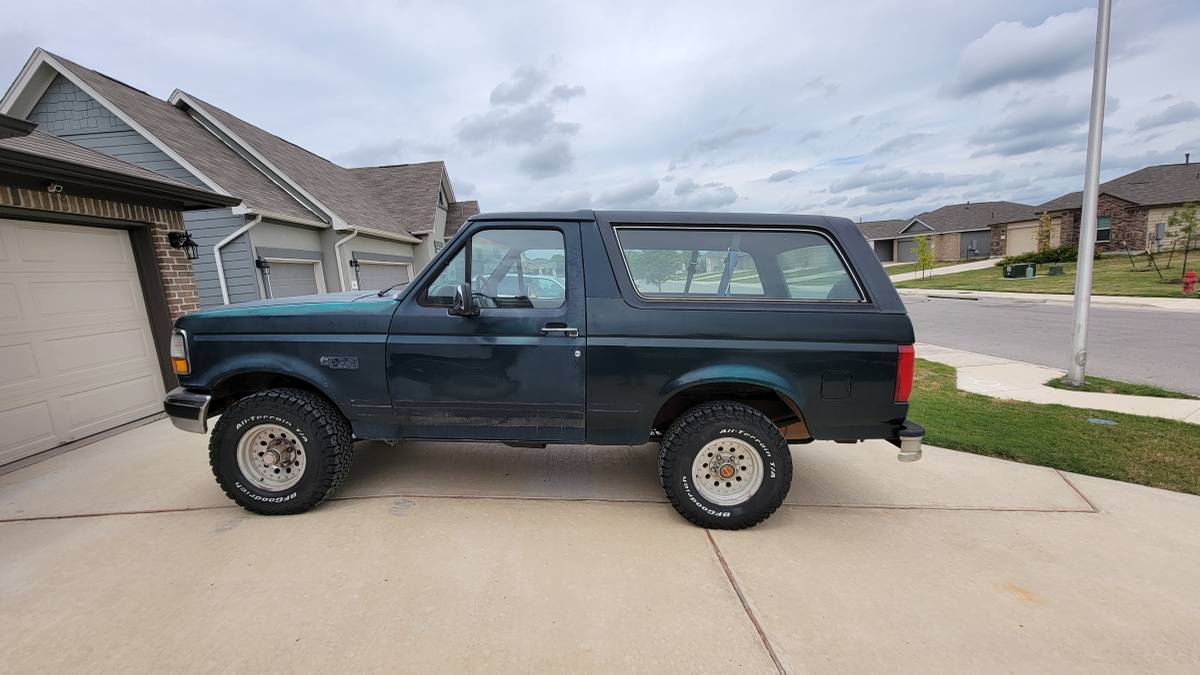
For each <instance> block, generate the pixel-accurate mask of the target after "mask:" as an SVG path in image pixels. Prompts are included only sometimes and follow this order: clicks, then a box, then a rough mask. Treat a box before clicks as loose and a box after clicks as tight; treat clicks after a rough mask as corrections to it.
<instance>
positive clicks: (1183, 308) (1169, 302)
mask: <svg viewBox="0 0 1200 675" xmlns="http://www.w3.org/2000/svg"><path fill="white" fill-rule="evenodd" d="M892 281H893V282H895V281H896V278H893V279H892ZM896 290H897V291H899V292H900V295H917V296H923V297H933V298H960V299H964V300H979V299H981V298H995V299H998V300H1017V301H1021V302H1033V303H1041V304H1047V305H1074V304H1075V296H1074V295H1067V294H1061V293H1008V292H1001V291H955V290H938V289H933V288H898V289H896ZM1092 306H1093V307H1106V306H1107V307H1119V308H1122V309H1156V310H1166V311H1169V312H1200V299H1197V298H1147V297H1141V296H1124V295H1093V296H1092Z"/></svg>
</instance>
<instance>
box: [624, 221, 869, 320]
mask: <svg viewBox="0 0 1200 675" xmlns="http://www.w3.org/2000/svg"><path fill="white" fill-rule="evenodd" d="M626 229H628V230H668V231H670V230H679V231H706V230H707V231H711V230H716V231H722V232H734V233H737V232H785V233H796V232H801V233H805V234H815V235H817V236H819V237H822V238H823V239H825V241H826V242H828V243H829V246H830V248H832V249H833V251H834V253H835V254H837V257H838V261H839V262H841V263H842V269H844V270H845V271H846V275H847V276H848V277H850V281H851V283H853V284H854V288H855V290H857V291H858V298H859V299H858V300H817V299H805V298H759V297H747V296H741V297H737V296H732V295H725V296H711V295H709V296H694V297H688V296H671V297H653V296H645V295H642V292H641V291H640V290H638V287H637V282H636V281H634V279H633V272H632V271H631V270H630V269H629V261H628V260H627V259H626V257H625V246H624V245H622V244H621V230H626ZM612 231H613V237H614V238H615V239H616V243H617V251H616V253H617V257H618V258H620V260H621V265H622V266H623V267H624V268H625V275H626V276H627V277H628V279H629V287H630V288H631V289H633V292H634V293H635V294H636V295H637V297H638V299H639V300H641V301H643V302H648V303H656V304H657V303H671V302H686V303H695V302H708V303H716V304H753V305H758V304H788V305H810V306H811V305H852V306H860V305H869V304H871V300H870V297H869V296H868V295H867V292H866V287H864V286H863V284H862V282H861V281H860V280H859V278H858V275H857V274H856V273H855V271H854V267H853V266H852V265H850V264H849V260H848V259H847V258H846V254H845V252H843V251H842V248H841V246H839V245H838V243H837V240H835V239H834V238H833V237H832V236H830V235H829V233H828V232H824V231H822V230H820V229H818V228H815V227H804V226H801V227H730V226H721V225H687V226H679V225H652V224H636V225H625V224H616V223H613V225H612ZM756 266H757V264H756Z"/></svg>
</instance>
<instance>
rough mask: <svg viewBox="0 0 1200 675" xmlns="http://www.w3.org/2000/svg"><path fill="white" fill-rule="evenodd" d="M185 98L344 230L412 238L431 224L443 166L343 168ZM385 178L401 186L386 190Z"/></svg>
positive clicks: (205, 104) (218, 110)
mask: <svg viewBox="0 0 1200 675" xmlns="http://www.w3.org/2000/svg"><path fill="white" fill-rule="evenodd" d="M188 98H190V99H192V100H193V101H195V103H196V104H197V105H199V106H200V107H201V108H202V109H203V110H202V112H206V113H208V114H209V115H211V116H212V117H213V118H215V119H216V120H217V121H219V122H220V123H221V125H222V126H224V127H226V128H227V129H229V130H230V131H231V132H233V134H234V135H236V136H237V137H238V138H239V139H241V141H242V142H244V143H246V144H248V145H249V146H250V147H252V148H254V150H255V152H257V153H258V154H259V155H261V156H262V157H264V158H266V160H267V161H268V162H270V163H271V164H273V165H274V166H275V167H276V168H277V169H278V170H279V171H281V172H283V173H284V174H285V175H286V176H287V177H288V178H290V179H291V180H292V181H294V182H295V183H297V184H298V185H299V186H300V187H301V188H303V189H304V190H305V191H306V192H308V193H309V194H311V195H312V196H313V197H315V198H316V199H317V200H318V201H320V202H321V203H322V204H323V205H324V206H326V207H327V208H328V209H329V210H331V211H333V213H334V214H336V215H337V216H338V217H340V218H341V219H342V220H344V221H346V224H347V225H350V226H358V227H368V228H372V229H376V230H382V231H384V232H392V233H395V234H404V235H411V234H412V232H413V230H419V229H424V228H423V227H421V226H422V225H423V226H424V227H428V225H429V224H431V223H432V222H433V210H434V209H435V208H437V191H438V190H439V189H440V187H441V180H442V175H443V174H444V172H445V165H444V164H443V163H442V162H429V163H428V164H418V165H408V166H412V167H421V168H419V169H416V170H413V171H409V170H407V167H372V168H369V169H346V168H344V167H341V166H338V165H337V164H334V163H333V162H331V161H329V160H327V159H325V158H324V157H321V156H320V155H317V154H314V153H312V152H309V151H308V150H305V149H304V148H302V147H300V146H298V145H296V144H294V143H290V142H288V141H286V140H284V139H282V138H280V137H278V136H276V135H274V134H272V133H269V132H267V131H264V130H263V129H260V128H259V127H256V126H254V125H253V124H250V123H249V122H246V121H244V120H242V119H240V118H238V117H237V116H235V115H232V114H230V113H228V112H226V111H224V110H222V109H220V108H218V107H216V106H214V105H212V104H210V103H206V102H204V101H202V100H201V99H199V98H196V97H195V96H192V95H190V94H188ZM364 176H365V177H366V178H365V180H364ZM388 177H394V178H397V179H399V180H400V181H401V182H402V185H397V186H387V185H385V182H386V181H385V179H386V178H388ZM412 209H416V211H412Z"/></svg>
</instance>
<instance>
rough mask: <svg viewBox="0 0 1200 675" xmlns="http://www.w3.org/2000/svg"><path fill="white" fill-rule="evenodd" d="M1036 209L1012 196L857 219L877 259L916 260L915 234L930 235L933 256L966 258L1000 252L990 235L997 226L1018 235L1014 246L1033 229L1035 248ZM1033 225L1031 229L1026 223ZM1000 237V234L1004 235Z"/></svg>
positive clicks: (1020, 243) (1034, 246)
mask: <svg viewBox="0 0 1200 675" xmlns="http://www.w3.org/2000/svg"><path fill="white" fill-rule="evenodd" d="M1037 223H1038V220H1037V214H1036V212H1035V210H1034V207H1032V206H1028V205H1026V204H1017V203H1015V202H976V203H972V202H966V203H964V204H950V205H948V206H943V207H941V208H939V209H936V210H933V211H926V212H925V213H922V214H921V215H919V216H916V217H914V218H910V219H908V220H876V221H872V222H869V223H860V224H859V229H860V230H862V232H863V236H865V237H866V238H867V240H868V241H870V242H871V245H872V247H873V248H874V249H875V255H877V256H878V257H879V259H880V260H882V261H885V262H888V261H896V262H914V261H916V259H917V237H919V236H922V235H925V236H928V237H930V238H931V239H932V243H933V256H934V259H935V260H941V261H944V260H969V259H971V258H986V257H988V256H990V255H1004V251H1003V250H1001V252H1000V253H997V252H996V249H997V247H996V244H995V241H994V239H993V235H994V231H995V229H996V228H999V227H1002V228H1003V230H1002V231H1001V235H1002V236H1004V235H1006V234H1007V233H1008V232H1010V231H1011V232H1012V233H1013V234H1014V235H1019V236H1020V237H1021V239H1020V242H1019V244H1018V245H1017V246H1014V247H1013V248H1014V250H1015V249H1016V248H1020V247H1024V246H1025V239H1026V237H1025V233H1026V232H1027V231H1028V232H1030V233H1033V235H1034V239H1033V247H1032V248H1030V249H1029V250H1034V249H1036V246H1037V240H1036V228H1037ZM1030 228H1032V229H1030ZM1002 241H1003V240H1002Z"/></svg>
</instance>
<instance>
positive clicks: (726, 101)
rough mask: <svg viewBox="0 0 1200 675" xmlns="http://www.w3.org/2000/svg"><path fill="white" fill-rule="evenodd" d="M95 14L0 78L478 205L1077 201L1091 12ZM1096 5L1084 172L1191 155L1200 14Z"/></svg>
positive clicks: (386, 5) (164, 5)
mask: <svg viewBox="0 0 1200 675" xmlns="http://www.w3.org/2000/svg"><path fill="white" fill-rule="evenodd" d="M92 4H93V3H72V2H57V3H55V4H54V10H53V11H47V9H46V6H44V5H29V4H28V3H25V5H23V6H20V7H17V8H16V14H15V16H14V15H13V13H12V12H11V11H10V12H9V13H7V15H6V21H5V23H4V24H3V25H0V77H3V78H4V80H5V81H6V82H7V81H11V80H12V78H13V77H15V75H16V74H17V72H18V71H19V70H20V68H21V66H22V65H23V64H24V62H25V60H26V58H27V57H28V56H29V53H30V52H31V51H32V50H33V48H34V47H36V46H42V47H44V48H46V49H48V50H50V51H53V52H56V53H59V54H61V55H63V56H66V57H68V58H70V59H73V60H75V61H77V62H80V63H82V64H83V65H86V66H89V67H91V68H94V69H96V70H99V71H101V72H104V73H106V74H108V75H110V76H112V77H115V78H117V79H120V80H122V81H124V82H127V83H129V84H132V85H134V86H136V87H139V88H141V89H143V90H146V91H148V92H150V93H152V94H155V95H157V96H160V97H163V98H165V97H167V96H168V95H169V94H170V92H171V91H172V90H173V89H174V88H176V87H178V88H180V89H183V90H185V91H187V92H190V93H193V94H195V95H197V96H199V97H200V98H202V99H205V100H207V101H210V102H212V103H214V104H216V105H220V106H221V107H223V108H225V109H226V110H228V111H230V112H232V113H234V114H236V115H239V116H241V117H242V118H244V119H246V120H247V121H250V122H252V123H254V124H257V125H258V126H261V127H263V128H265V129H267V130H269V131H271V132H273V133H275V134H278V135H280V136H282V137H284V138H286V139H288V140H290V141H292V142H295V143H298V144H300V145H303V146H305V147H306V148H308V149H310V150H312V151H314V152H317V153H319V154H322V155H324V156H326V157H328V158H330V159H333V160H334V161H337V162H339V163H341V164H343V165H345V166H364V165H375V164H395V163H403V162H415V161H424V160H431V159H444V160H445V161H446V162H447V164H448V166H449V170H450V175H451V178H452V180H453V182H454V185H455V189H456V191H457V196H458V198H459V199H479V200H480V202H481V205H482V206H483V208H484V209H485V210H492V211H494V210H510V209H539V208H581V207H610V208H622V207H624V208H668V209H691V210H711V209H720V210H736V211H783V212H806V213H827V214H835V215H846V216H850V217H853V218H863V219H868V220H869V219H873V218H885V217H907V216H911V215H915V214H916V213H919V212H920V211H922V210H925V209H927V208H933V207H936V206H939V205H941V204H945V203H952V202H958V201H965V200H971V201H983V200H989V199H1009V200H1014V201H1025V202H1029V203H1039V202H1041V201H1045V200H1046V199H1049V198H1052V197H1055V196H1057V195H1059V194H1061V193H1063V192H1067V191H1071V190H1077V189H1080V187H1081V186H1082V169H1083V161H1084V144H1085V135H1086V131H1087V117H1088V97H1089V91H1090V86H1091V60H1092V49H1093V43H1094V38H1095V9H1094V7H1095V3H1094V2H1090V1H1070V0H970V1H969V2H962V1H958V0H954V1H951V0H946V1H942V0H896V1H884V0H878V1H868V0H854V1H853V2H827V1H825V0H822V1H820V2H815V1H814V2H796V1H795V0H793V1H791V2H778V3H772V2H756V1H753V0H747V1H744V2H727V1H725V2H713V3H700V2H679V3H675V2H667V1H663V0H660V1H658V2H654V3H646V2H634V3H628V4H625V3H616V2H612V3H609V2H591V3H563V2H545V3H540V2H521V1H520V0H512V1H510V2H505V3H486V4H484V3H470V4H462V3H456V2H448V1H443V2H428V3H424V2H399V1H397V2H378V3H371V2H362V3H359V2H318V3H306V2H295V1H291V2H286V3H278V4H276V5H274V6H271V4H270V3H266V2H253V3H250V2H196V3H186V4H185V3H170V2H151V3H137V2H124V1H122V0H109V2H106V3H104V4H103V6H104V7H105V8H106V11H105V12H103V13H100V12H97V11H95V10H94V9H92V8H91V6H92ZM72 5H78V6H76V7H72ZM1114 5H1115V8H1114V11H1113V28H1112V56H1111V61H1110V69H1109V81H1108V93H1109V97H1108V106H1107V112H1108V115H1107V123H1106V130H1105V139H1104V176H1103V177H1104V178H1109V177H1113V176H1116V175H1120V174H1121V173H1126V172H1128V171H1130V170H1133V169H1136V168H1139V167H1141V166H1144V165H1146V164H1152V163H1166V162H1178V161H1182V160H1183V153H1184V152H1189V151H1190V152H1193V153H1194V154H1196V157H1197V159H1200V105H1198V103H1200V69H1198V68H1197V65H1198V61H1200V57H1198V56H1197V52H1196V49H1195V40H1196V36H1197V35H1198V34H1200V2H1197V1H1196V0H1115V1H1114Z"/></svg>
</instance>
